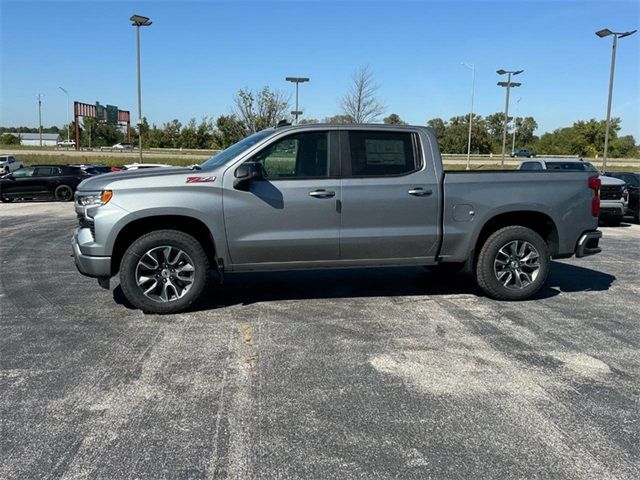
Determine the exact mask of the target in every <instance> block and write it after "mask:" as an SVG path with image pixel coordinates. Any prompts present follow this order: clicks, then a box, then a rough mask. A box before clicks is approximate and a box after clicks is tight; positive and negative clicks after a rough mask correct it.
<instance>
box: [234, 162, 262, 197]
mask: <svg viewBox="0 0 640 480" xmlns="http://www.w3.org/2000/svg"><path fill="white" fill-rule="evenodd" d="M234 177H236V179H235V180H234V181H233V188H235V189H236V190H248V189H249V184H250V183H251V181H252V180H264V171H263V169H262V164H261V163H260V162H245V163H243V164H242V165H240V166H239V167H238V168H236V171H235V172H234Z"/></svg>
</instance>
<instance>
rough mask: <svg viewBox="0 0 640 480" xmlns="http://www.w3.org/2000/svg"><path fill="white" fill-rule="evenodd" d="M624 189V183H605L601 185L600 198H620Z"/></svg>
mask: <svg viewBox="0 0 640 480" xmlns="http://www.w3.org/2000/svg"><path fill="white" fill-rule="evenodd" d="M623 191H624V187H623V186H622V185H603V186H601V187H600V200H618V199H619V198H621V197H622V192H623Z"/></svg>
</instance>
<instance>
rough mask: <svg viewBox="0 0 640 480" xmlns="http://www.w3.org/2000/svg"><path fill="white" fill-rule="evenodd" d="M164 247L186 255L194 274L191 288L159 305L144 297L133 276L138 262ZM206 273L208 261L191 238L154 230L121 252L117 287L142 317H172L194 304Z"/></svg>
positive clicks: (181, 234) (197, 243)
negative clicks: (150, 252) (139, 310)
mask: <svg viewBox="0 0 640 480" xmlns="http://www.w3.org/2000/svg"><path fill="white" fill-rule="evenodd" d="M165 246H169V247H172V248H174V249H179V250H182V251H183V252H184V253H186V255H187V256H188V258H189V260H191V262H192V264H193V265H192V266H193V268H194V273H193V277H192V283H191V286H190V288H189V289H188V290H187V291H186V293H184V295H183V296H182V297H180V298H175V299H172V300H170V301H165V302H161V301H157V300H154V299H152V298H149V297H148V296H147V295H145V293H144V291H143V289H142V288H141V287H140V286H139V285H138V282H137V280H136V272H137V268H138V265H139V262H140V259H141V258H142V256H143V255H145V253H146V252H149V251H151V250H153V249H154V248H158V247H165ZM208 271H209V259H208V257H207V254H206V252H205V251H204V249H203V248H202V245H201V244H200V242H198V241H197V240H196V239H195V238H193V237H192V236H191V235H188V234H186V233H184V232H180V231H177V230H156V231H154V232H150V233H147V234H146V235H143V236H142V237H140V238H138V239H137V240H136V241H134V242H133V243H132V244H131V245H130V246H129V248H128V249H127V251H126V252H125V254H124V256H123V257H122V261H121V262H120V286H121V287H122V291H123V292H124V294H125V296H126V297H127V299H128V300H129V301H130V302H131V303H132V304H133V305H134V306H135V307H137V308H139V309H141V310H142V311H143V312H145V313H161V314H166V313H176V312H180V311H182V310H184V309H186V308H187V307H189V305H191V304H192V303H193V302H194V301H195V300H197V298H198V297H199V296H200V294H201V293H202V291H203V290H204V288H205V286H206V284H207V279H208ZM158 278H160V279H161V277H158ZM161 280H162V279H161ZM173 281H175V280H173ZM175 291H176V290H175V289H174V292H175Z"/></svg>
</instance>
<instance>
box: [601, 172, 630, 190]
mask: <svg viewBox="0 0 640 480" xmlns="http://www.w3.org/2000/svg"><path fill="white" fill-rule="evenodd" d="M598 178H599V179H600V183H601V184H602V185H607V186H610V187H614V186H616V185H625V184H626V182H625V181H624V180H620V179H619V178H613V177H607V176H606V175H600V176H599V177H598Z"/></svg>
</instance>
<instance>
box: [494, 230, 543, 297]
mask: <svg viewBox="0 0 640 480" xmlns="http://www.w3.org/2000/svg"><path fill="white" fill-rule="evenodd" d="M539 272H540V255H539V253H538V250H536V248H535V247H534V246H533V245H531V244H530V243H529V242H526V241H524V240H513V241H511V242H509V243H507V244H505V245H504V246H503V247H502V248H500V250H498V253H496V257H495V259H494V261H493V273H494V274H495V276H496V278H497V279H498V281H499V282H500V283H501V284H502V285H504V286H505V287H507V288H508V289H510V290H522V289H523V288H526V287H528V286H529V285H531V284H532V283H533V282H534V281H535V279H536V277H537V276H538V273H539Z"/></svg>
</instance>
